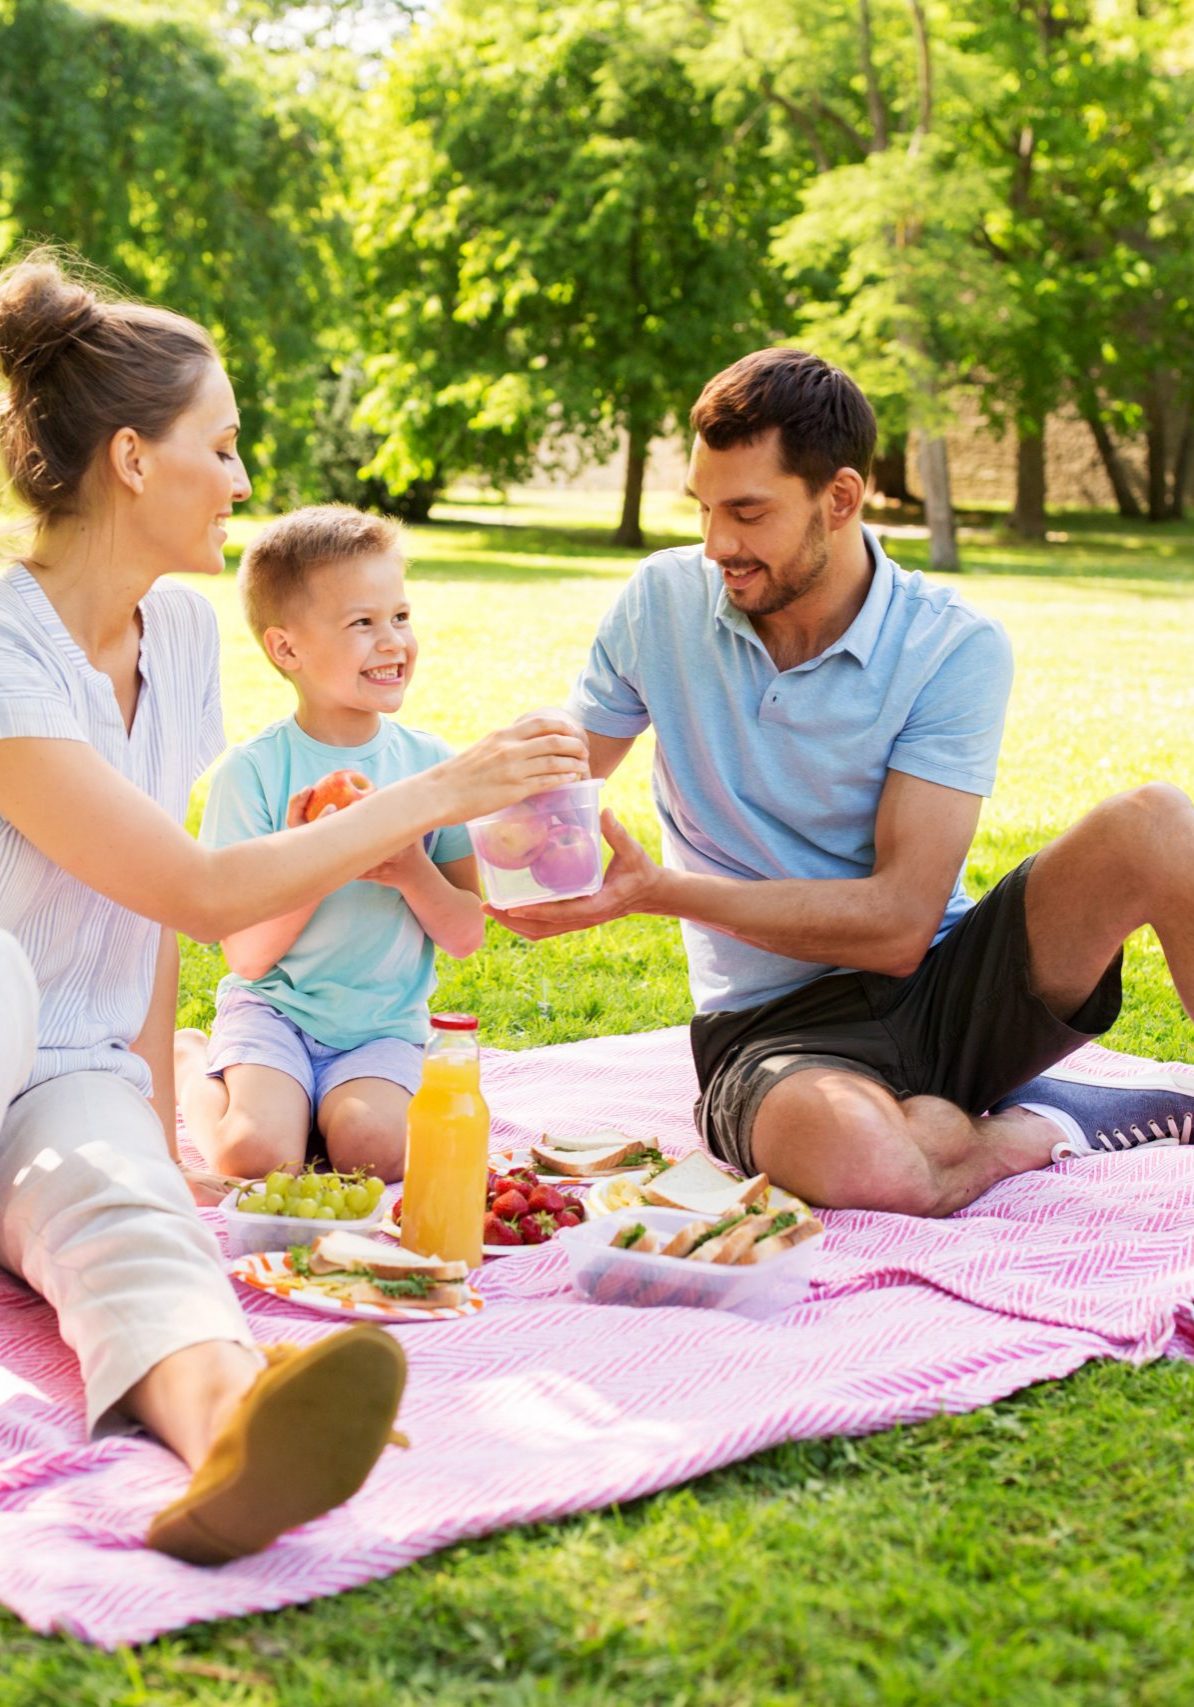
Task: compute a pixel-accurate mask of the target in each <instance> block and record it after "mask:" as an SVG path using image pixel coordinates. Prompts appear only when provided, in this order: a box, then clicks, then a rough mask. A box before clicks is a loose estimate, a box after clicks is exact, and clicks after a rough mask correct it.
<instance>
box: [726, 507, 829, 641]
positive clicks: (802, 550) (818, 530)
mask: <svg viewBox="0 0 1194 1707" xmlns="http://www.w3.org/2000/svg"><path fill="white" fill-rule="evenodd" d="M718 567H719V568H723V569H754V568H758V569H761V570H762V571H763V573H764V577H765V578H764V580H763V582H762V585H761V586H760V587H759V588H758V590H757V591H756V590H752V591H750V592H747V591H746V589H745V588H744V589H743V590H742V592H741V593H740V594H738V593H735V591H734V587H733V583H732V582H729V581H725V582H723V585H724V586H725V590H726V597H727V598H728V599H729V601H730V603H731V604H732V605H733V606H734V608H735V610H740V611H742V612H743V613H744V614H745V615H746V616H774V615H775V613H776V611H781V610H786V609H787V607H788V605H793V604H795V603H796V601H797V600H798V599H802V598H804V597H805V595H806V594H808V593H811V592H812V590H813V588H814V587H817V586H819V585H820V583H821V582H822V581H823V580H824V579H825V573H826V570H827V569H828V568H829V540H828V537H827V535H826V529H825V518H824V517H823V516H822V514H821V512H820V510H814V511H813V513H812V515H811V516H810V517H809V519H808V526H807V527H806V528H805V530H804V537H803V538H802V539H801V541H800V544H799V545H798V546H797V548H796V550H795V551H794V552H793V554H792V556H791V557H789V558H788V559H787V560H786V561H785V562H784V563H783V564H781V566H780V567H779V568H778V569H773V568H772V567H771V565H770V564H769V563H760V562H759V561H758V559H750V560H746V561H744V560H743V559H741V558H737V557H733V558H727V559H726V560H725V562H724V563H721V564H719V565H718Z"/></svg>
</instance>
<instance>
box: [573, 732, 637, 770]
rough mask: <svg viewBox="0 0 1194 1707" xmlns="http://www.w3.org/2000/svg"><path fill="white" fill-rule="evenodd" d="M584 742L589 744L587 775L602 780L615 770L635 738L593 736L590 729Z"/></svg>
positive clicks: (625, 736)
mask: <svg viewBox="0 0 1194 1707" xmlns="http://www.w3.org/2000/svg"><path fill="white" fill-rule="evenodd" d="M585 740H586V741H587V742H588V743H589V775H590V776H595V777H601V778H602V779H604V778H605V777H608V776H612V775H613V774H614V772H615V771H616V770H617V768H618V766H619V765H620V764H621V763H622V760H623V759H624V758H625V757H626V755H627V753H628V752H629V751H630V749H631V747H633V746H634V742H635V737H634V736H633V735H623V736H618V735H595V734H594V733H593V731H592V730H591V729H586V730H585Z"/></svg>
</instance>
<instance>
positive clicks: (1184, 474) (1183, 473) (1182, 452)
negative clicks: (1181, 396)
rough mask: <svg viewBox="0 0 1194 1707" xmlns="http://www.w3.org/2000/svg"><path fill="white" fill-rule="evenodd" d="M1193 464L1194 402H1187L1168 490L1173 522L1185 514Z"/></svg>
mask: <svg viewBox="0 0 1194 1707" xmlns="http://www.w3.org/2000/svg"><path fill="white" fill-rule="evenodd" d="M1192 464H1194V401H1190V402H1187V404H1186V414H1185V420H1184V421H1183V423H1182V430H1181V432H1180V433H1179V434H1178V440H1177V449H1176V450H1175V451H1174V453H1173V484H1172V486H1171V487H1170V489H1169V515H1170V518H1171V519H1172V520H1173V521H1175V522H1180V521H1181V519H1182V517H1183V516H1184V515H1185V513H1186V487H1187V486H1188V484H1189V481H1190V468H1191V465H1192Z"/></svg>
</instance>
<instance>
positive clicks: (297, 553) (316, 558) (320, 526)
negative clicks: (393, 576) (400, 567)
mask: <svg viewBox="0 0 1194 1707" xmlns="http://www.w3.org/2000/svg"><path fill="white" fill-rule="evenodd" d="M385 551H392V552H393V553H394V555H395V556H396V557H397V558H398V560H399V561H400V562H404V561H405V559H404V555H403V550H402V524H401V523H400V522H396V521H391V519H390V518H389V517H388V516H371V515H369V514H367V512H366V511H364V510H354V509H353V507H352V505H351V504H310V505H308V506H307V508H306V509H304V510H292V511H291V512H290V514H289V515H287V516H280V517H279V518H278V520H277V521H276V522H271V523H270V525H269V527H267V528H265V529H263V530H262V532H261V533H259V534H258V535H257V538H256V539H255V540H254V541H253V543H252V544H251V545H250V546H249V547H248V549H247V550H246V551H245V554H244V556H243V557H242V558H241V561H240V569H239V570H238V571H237V576H236V580H237V585H238V586H239V588H240V596H241V599H242V601H243V603H244V607H245V617H246V619H247V620H248V624H249V627H250V628H251V629H252V630H253V633H254V634H255V635H256V636H257V638H258V640H261V639H262V638H263V636H264V634H265V631H266V629H267V628H272V627H274V625H275V624H280V623H283V622H285V620H286V617H287V614H288V612H289V611H290V610H291V609H292V608H293V606H294V602H295V599H296V597H297V596H299V595H301V594H302V593H303V591H304V590H305V588H306V585H307V581H308V579H309V577H310V576H311V575H313V574H314V573H315V571H316V570H317V569H326V568H327V567H328V565H329V564H332V563H345V562H351V561H352V559H353V558H355V557H374V556H377V555H378V554H380V553H381V552H385Z"/></svg>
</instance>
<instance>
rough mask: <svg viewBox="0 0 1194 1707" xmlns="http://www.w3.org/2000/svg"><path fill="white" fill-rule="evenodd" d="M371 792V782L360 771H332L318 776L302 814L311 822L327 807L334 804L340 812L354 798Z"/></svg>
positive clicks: (357, 798) (359, 797) (349, 804)
mask: <svg viewBox="0 0 1194 1707" xmlns="http://www.w3.org/2000/svg"><path fill="white" fill-rule="evenodd" d="M372 793H373V784H372V783H371V782H370V781H369V778H368V777H367V776H365V775H363V774H362V772H360V771H332V772H331V773H330V774H329V775H328V776H324V777H320V779H319V781H318V782H317V783H316V784H315V787H314V788H313V789H312V790H311V798H310V800H308V802H307V808H306V811H305V812H304V814H303V816H304V817H305V818H306V820H307V822H308V824H313V823H314V822H315V820H316V818H318V817H319V815H320V814H321V813H322V812H324V811H325V810H326V809H327V807H329V806H334V807H335V808H336V810H337V811H338V812H342V811H343V810H344V808H345V807H346V806H351V805H352V803H353V801H354V800H360V799H361V797H362V796H363V795H366V794H372Z"/></svg>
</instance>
